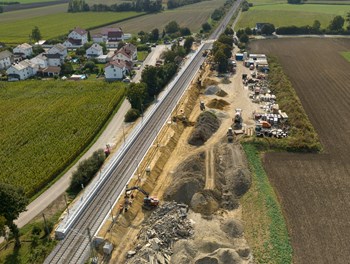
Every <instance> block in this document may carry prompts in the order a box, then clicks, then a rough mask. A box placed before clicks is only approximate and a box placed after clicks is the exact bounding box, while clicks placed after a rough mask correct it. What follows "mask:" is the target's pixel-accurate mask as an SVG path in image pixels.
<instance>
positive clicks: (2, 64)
mask: <svg viewBox="0 0 350 264" xmlns="http://www.w3.org/2000/svg"><path fill="white" fill-rule="evenodd" d="M10 66H11V59H10V57H7V58H3V59H2V60H0V70H3V69H7V68H8V67H10Z"/></svg>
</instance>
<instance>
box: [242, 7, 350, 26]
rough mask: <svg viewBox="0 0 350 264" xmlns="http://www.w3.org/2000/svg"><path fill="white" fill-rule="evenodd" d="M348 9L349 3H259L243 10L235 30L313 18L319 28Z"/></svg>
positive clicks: (309, 22)
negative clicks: (257, 24)
mask: <svg viewBox="0 0 350 264" xmlns="http://www.w3.org/2000/svg"><path fill="white" fill-rule="evenodd" d="M349 11H350V5H319V4H304V5H289V4H280V3H277V4H270V5H260V6H255V7H252V8H250V9H249V11H247V12H243V13H242V15H241V17H240V19H239V21H238V23H237V25H236V27H235V28H236V30H237V29H240V28H246V27H255V24H256V23H257V22H269V23H272V24H274V25H275V26H276V27H280V26H289V25H295V26H305V25H312V24H313V22H314V20H316V19H317V20H319V21H320V22H321V28H326V27H327V26H328V25H329V22H330V21H331V20H332V19H333V17H335V16H336V15H341V16H343V17H345V15H346V13H347V12H349Z"/></svg>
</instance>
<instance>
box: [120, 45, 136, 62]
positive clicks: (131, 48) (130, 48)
mask: <svg viewBox="0 0 350 264" xmlns="http://www.w3.org/2000/svg"><path fill="white" fill-rule="evenodd" d="M122 49H123V50H124V51H125V53H127V54H130V55H131V58H132V59H133V60H137V48H136V46H134V45H133V44H131V43H127V44H125V45H124V46H123V47H122Z"/></svg>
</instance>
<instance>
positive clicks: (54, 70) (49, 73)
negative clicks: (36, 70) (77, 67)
mask: <svg viewBox="0 0 350 264" xmlns="http://www.w3.org/2000/svg"><path fill="white" fill-rule="evenodd" d="M60 72H61V67H55V66H49V67H46V68H45V69H43V70H41V75H42V76H43V77H55V76H58V75H59V74H60Z"/></svg>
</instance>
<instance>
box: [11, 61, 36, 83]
mask: <svg viewBox="0 0 350 264" xmlns="http://www.w3.org/2000/svg"><path fill="white" fill-rule="evenodd" d="M38 68H39V67H38V66H37V65H34V64H32V63H31V62H30V61H29V60H23V61H21V62H19V63H17V64H13V65H11V66H10V67H9V68H8V69H7V70H6V73H7V75H8V80H9V81H19V80H25V79H28V78H30V77H32V76H34V75H36V73H37V71H38Z"/></svg>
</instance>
